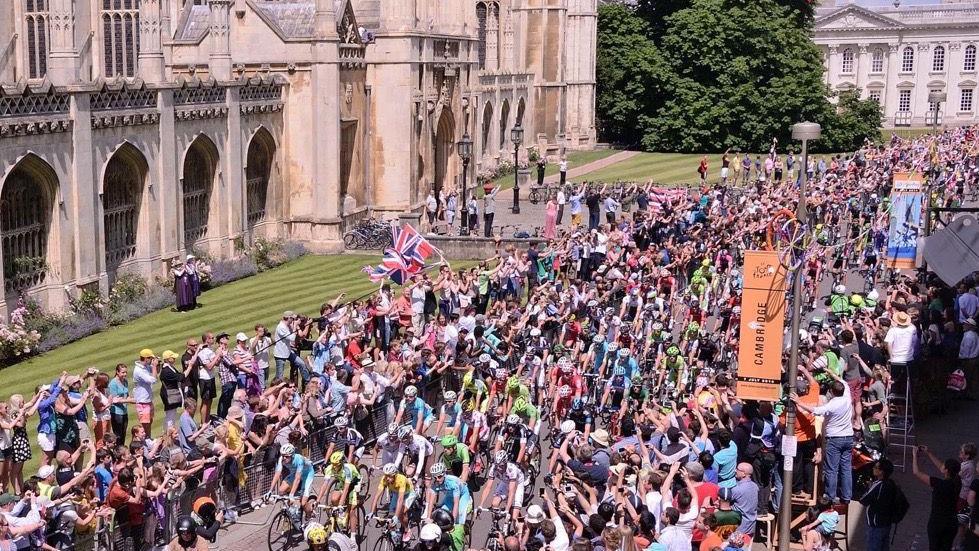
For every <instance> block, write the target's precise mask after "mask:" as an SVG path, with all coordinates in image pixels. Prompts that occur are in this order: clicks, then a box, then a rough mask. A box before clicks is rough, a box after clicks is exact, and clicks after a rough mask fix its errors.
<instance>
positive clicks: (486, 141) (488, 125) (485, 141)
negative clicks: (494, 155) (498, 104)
mask: <svg viewBox="0 0 979 551" xmlns="http://www.w3.org/2000/svg"><path fill="white" fill-rule="evenodd" d="M492 129H493V104H492V103H490V102H486V107H484V108H483V131H482V141H481V143H482V145H481V146H480V147H481V148H482V152H483V155H486V154H487V153H489V146H490V130H492Z"/></svg>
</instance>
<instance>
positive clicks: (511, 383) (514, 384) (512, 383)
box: [506, 376, 520, 393]
mask: <svg viewBox="0 0 979 551" xmlns="http://www.w3.org/2000/svg"><path fill="white" fill-rule="evenodd" d="M519 388H520V380H519V379H517V377H516V376H513V377H510V378H509V379H507V381H506V391H507V392H509V393H513V392H514V391H516V390H517V389H519Z"/></svg>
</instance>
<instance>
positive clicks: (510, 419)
mask: <svg viewBox="0 0 979 551" xmlns="http://www.w3.org/2000/svg"><path fill="white" fill-rule="evenodd" d="M506 424H508V425H519V424H520V416H519V415H517V414H516V413H511V414H510V415H507V418H506Z"/></svg>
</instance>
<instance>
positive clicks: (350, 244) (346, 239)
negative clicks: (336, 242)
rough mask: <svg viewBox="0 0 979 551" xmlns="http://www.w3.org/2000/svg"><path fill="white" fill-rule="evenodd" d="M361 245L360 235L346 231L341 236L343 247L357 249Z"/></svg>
mask: <svg viewBox="0 0 979 551" xmlns="http://www.w3.org/2000/svg"><path fill="white" fill-rule="evenodd" d="M360 244H361V239H360V235H358V234H357V233H356V232H352V231H348V232H347V233H345V234H343V246H344V247H346V248H348V249H359V248H360Z"/></svg>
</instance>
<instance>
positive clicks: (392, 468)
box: [381, 463, 398, 476]
mask: <svg viewBox="0 0 979 551" xmlns="http://www.w3.org/2000/svg"><path fill="white" fill-rule="evenodd" d="M381 472H382V473H384V474H385V475H387V476H391V475H393V474H394V473H396V472H398V466H397V465H395V464H394V463H387V464H385V465H384V468H383V469H381Z"/></svg>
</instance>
